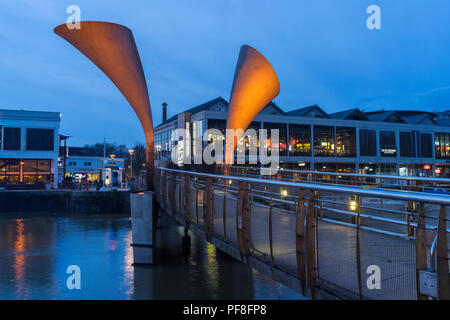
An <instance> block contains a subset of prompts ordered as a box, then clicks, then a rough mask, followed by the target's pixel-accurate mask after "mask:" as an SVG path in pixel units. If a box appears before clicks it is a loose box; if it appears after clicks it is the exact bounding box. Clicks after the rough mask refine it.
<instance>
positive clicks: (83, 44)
mask: <svg viewBox="0 0 450 320" xmlns="http://www.w3.org/2000/svg"><path fill="white" fill-rule="evenodd" d="M80 26H81V28H80V29H69V28H68V27H67V24H62V25H60V26H58V27H56V28H55V33H56V34H57V35H59V36H60V37H62V38H64V39H65V40H67V41H68V42H69V43H71V44H72V45H73V46H74V47H75V48H77V49H78V50H79V51H80V52H81V53H83V54H84V55H85V56H86V57H88V58H89V59H90V60H91V61H92V62H93V63H94V64H95V65H97V67H99V68H100V69H101V70H102V71H103V72H104V73H105V74H106V75H107V76H108V78H109V79H111V81H112V82H113V83H114V84H115V85H116V87H117V88H118V89H119V90H120V92H122V94H123V95H124V97H125V98H126V99H127V101H128V102H129V103H130V105H131V106H132V107H133V109H134V111H135V112H136V114H137V116H138V118H139V121H140V122H141V125H142V127H143V129H144V133H145V140H146V144H147V166H146V167H147V188H148V190H153V170H154V136H153V122H152V114H151V108H150V100H149V97H148V91H147V83H146V81H145V76H144V71H143V69H142V64H141V59H140V57H139V53H138V50H137V47H136V43H135V41H134V37H133V34H132V32H131V30H130V29H128V28H127V27H124V26H121V25H118V24H114V23H109V22H97V21H82V22H81V23H80Z"/></svg>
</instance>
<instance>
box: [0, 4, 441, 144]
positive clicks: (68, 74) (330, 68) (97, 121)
mask: <svg viewBox="0 0 450 320" xmlns="http://www.w3.org/2000/svg"><path fill="white" fill-rule="evenodd" d="M0 1H1V5H0V8H1V10H0V109H24V110H41V111H57V112H61V113H62V122H61V130H60V132H62V133H65V134H69V135H71V136H72V138H71V139H70V140H69V144H70V145H73V146H77V145H82V144H85V143H95V142H101V141H103V138H104V137H106V138H107V141H108V142H116V143H125V144H127V145H132V144H134V143H135V142H136V141H140V142H143V141H144V135H143V131H142V129H141V126H140V124H139V122H138V120H137V117H136V115H135V114H134V112H133V111H132V109H131V107H130V106H129V105H128V103H127V101H126V100H125V98H123V96H122V95H121V94H120V92H119V91H118V90H117V88H116V87H115V86H114V85H113V84H112V83H111V81H110V80H109V79H108V78H107V77H106V76H105V75H104V74H103V73H102V72H101V71H100V70H99V69H98V68H97V67H96V66H95V65H94V64H93V63H91V62H90V61H89V60H88V59H87V58H86V57H84V56H83V55H82V54H81V53H79V52H78V51H77V50H76V49H74V48H73V47H72V46H71V45H70V44H68V43H67V42H65V41H64V40H62V39H61V38H59V37H58V36H57V35H56V34H54V32H53V28H54V27H56V26H57V25H59V24H62V23H65V22H66V20H67V17H68V16H69V14H67V13H66V8H67V7H68V6H69V5H71V4H75V5H78V6H79V7H80V8H81V20H84V21H87V20H99V21H109V22H115V23H119V24H123V25H125V26H127V27H129V28H130V29H131V30H132V31H133V34H134V37H135V40H136V43H137V46H138V49H139V52H140V55H141V59H142V63H143V66H144V70H145V75H146V78H147V84H148V87H149V95H150V103H151V105H152V113H153V121H154V125H155V126H156V125H158V124H159V123H160V122H161V103H162V102H167V103H168V105H169V106H168V114H169V117H170V116H172V115H174V114H175V113H178V112H181V111H183V110H185V109H187V108H191V107H194V106H196V105H198V104H201V103H203V102H206V101H208V100H211V99H214V98H216V97H218V96H222V97H223V98H225V99H226V100H227V101H228V100H229V98H230V90H231V85H232V80H233V74H234V68H235V65H236V61H237V57H238V54H239V49H240V46H241V45H242V44H249V45H251V46H253V47H255V48H256V49H258V50H259V51H260V52H261V53H262V54H263V55H265V56H266V57H267V59H268V60H269V61H270V62H271V64H272V65H273V67H274V69H275V71H276V72H277V74H278V77H279V80H280V84H281V92H280V95H279V96H278V97H277V98H276V99H275V103H277V104H278V105H279V106H280V107H281V108H282V109H284V110H286V111H289V110H292V109H295V108H298V107H306V106H309V105H312V104H318V105H319V106H321V107H322V108H323V109H324V110H325V111H327V112H336V111H342V110H344V109H348V108H353V107H358V108H360V109H363V110H365V111H370V110H377V109H382V108H385V109H394V108H395V109H421V110H427V111H436V110H438V111H443V110H447V109H450V58H449V57H450V40H449V38H448V34H449V30H450V19H449V18H448V17H449V14H450V1H448V0H433V1H429V0H413V1H411V0H395V1H392V0H390V1H382V0H371V1H365V0H345V1H344V0H341V1H339V0H316V1H306V0H291V1H283V0H280V1H274V0H272V1H267V0H257V1H256V0H189V1H188V0H164V1H162V0H161V1H159V0H158V1H155V0H150V1H149V0H145V1H144V0H142V1H137V0H130V1H123V0H109V1H100V0H98V1H92V0H86V1H81V0H71V1H64V0H39V1H36V0H14V1H7V0H0ZM372 4H374V5H378V6H380V8H381V25H382V29H381V30H369V29H368V28H367V27H366V20H367V18H368V17H369V15H368V14H367V13H366V9H367V7H368V6H369V5H372Z"/></svg>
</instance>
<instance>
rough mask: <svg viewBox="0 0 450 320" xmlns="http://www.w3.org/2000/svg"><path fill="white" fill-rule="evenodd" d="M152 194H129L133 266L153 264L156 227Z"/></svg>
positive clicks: (147, 192) (149, 192) (148, 192)
mask: <svg viewBox="0 0 450 320" xmlns="http://www.w3.org/2000/svg"><path fill="white" fill-rule="evenodd" d="M154 201H156V200H155V199H154V193H153V192H151V191H146V192H140V193H131V194H130V206H131V230H132V237H133V239H132V241H133V243H132V244H131V246H132V247H133V258H134V264H153V263H154V252H155V250H154V247H153V245H154V239H155V230H156V228H155V227H156V226H155V225H154V222H155V215H156V214H157V212H154V211H156V210H153V209H154V206H156V203H154Z"/></svg>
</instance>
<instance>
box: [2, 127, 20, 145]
mask: <svg viewBox="0 0 450 320" xmlns="http://www.w3.org/2000/svg"><path fill="white" fill-rule="evenodd" d="M4 135H5V136H4V138H3V150H20V128H7V127H6V128H4Z"/></svg>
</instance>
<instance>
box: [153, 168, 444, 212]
mask: <svg viewBox="0 0 450 320" xmlns="http://www.w3.org/2000/svg"><path fill="white" fill-rule="evenodd" d="M158 169H160V170H162V171H167V172H175V173H181V174H190V175H192V176H197V177H205V178H216V179H224V180H233V181H240V182H252V183H265V184H270V185H276V186H280V187H287V188H300V189H305V190H314V191H324V192H334V193H342V194H352V195H358V196H363V197H378V198H384V199H396V200H403V201H418V202H424V203H431V204H439V205H442V204H445V205H450V196H444V195H436V194H424V193H420V192H408V193H405V192H401V191H395V190H371V189H361V188H356V187H346V186H335V185H321V184H314V183H301V182H295V183H294V182H289V181H279V180H267V179H256V178H245V177H236V176H224V175H217V174H210V173H200V172H193V171H185V170H178V169H169V168H162V167H158Z"/></svg>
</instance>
